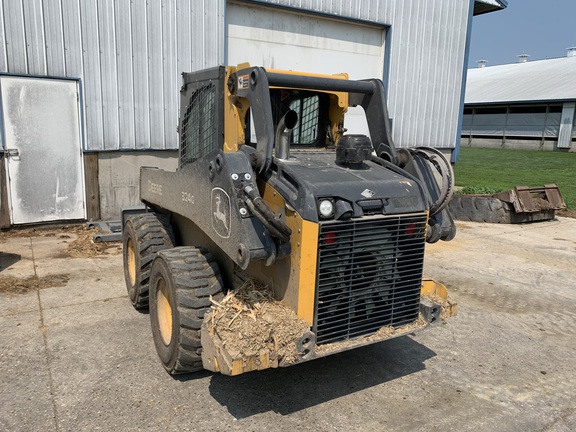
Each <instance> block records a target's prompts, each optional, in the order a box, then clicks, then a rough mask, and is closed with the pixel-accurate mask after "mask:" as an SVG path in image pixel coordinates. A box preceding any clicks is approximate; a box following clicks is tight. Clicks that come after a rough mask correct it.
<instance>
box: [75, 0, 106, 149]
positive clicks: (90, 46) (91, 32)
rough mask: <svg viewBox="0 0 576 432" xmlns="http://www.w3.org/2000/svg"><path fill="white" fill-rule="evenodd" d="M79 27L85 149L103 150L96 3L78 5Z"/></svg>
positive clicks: (87, 2)
mask: <svg viewBox="0 0 576 432" xmlns="http://www.w3.org/2000/svg"><path fill="white" fill-rule="evenodd" d="M80 28H81V34H82V63H83V71H84V73H83V78H84V80H83V84H84V113H85V116H86V147H87V149H88V150H103V149H104V126H103V118H102V104H103V101H102V76H101V73H100V43H99V37H98V5H97V2H96V0H85V1H83V2H82V3H81V4H80ZM67 72H68V71H67Z"/></svg>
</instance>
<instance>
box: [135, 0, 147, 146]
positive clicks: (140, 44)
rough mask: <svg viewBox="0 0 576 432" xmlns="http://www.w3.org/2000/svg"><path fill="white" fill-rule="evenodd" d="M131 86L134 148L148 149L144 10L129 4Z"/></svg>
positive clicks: (145, 20) (145, 21) (145, 23)
mask: <svg viewBox="0 0 576 432" xmlns="http://www.w3.org/2000/svg"><path fill="white" fill-rule="evenodd" d="M138 4H140V3H138ZM130 18H131V24H132V25H131V29H130V30H131V36H132V63H133V75H132V84H133V88H134V137H135V142H134V147H135V148H136V149H139V150H141V149H147V148H150V108H149V107H150V94H149V93H148V82H149V75H148V39H147V35H146V34H147V32H148V26H147V18H146V8H145V7H139V6H138V5H137V4H135V3H134V2H131V3H130Z"/></svg>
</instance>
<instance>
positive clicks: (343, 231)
mask: <svg viewBox="0 0 576 432" xmlns="http://www.w3.org/2000/svg"><path fill="white" fill-rule="evenodd" d="M356 106H357V107H362V108H363V111H364V113H365V117H366V122H367V125H368V129H369V136H367V135H359V134H346V129H345V127H344V117H345V114H346V112H347V110H348V108H349V107H356ZM178 131H179V142H180V152H179V167H178V169H177V170H176V171H175V172H168V171H164V170H160V169H157V168H147V167H146V168H142V169H141V173H140V175H141V181H140V197H141V201H142V202H143V203H144V204H145V210H144V211H142V212H141V213H139V214H138V213H137V214H135V213H134V211H132V212H130V213H128V212H127V213H123V249H124V252H123V255H124V269H125V278H126V284H127V288H128V294H129V297H130V300H131V302H132V304H133V306H134V307H135V308H136V309H142V308H147V307H149V310H150V319H151V325H152V333H153V338H154V343H155V346H156V349H157V351H158V355H159V357H160V359H161V361H162V364H163V365H164V367H165V368H166V370H167V371H168V372H170V373H172V374H177V373H184V372H192V371H197V370H200V369H203V368H204V369H208V370H211V371H219V372H222V373H224V374H227V375H237V374H240V373H244V372H248V371H252V370H259V369H265V368H269V367H277V366H287V365H290V364H296V363H300V362H303V361H307V360H311V359H314V358H317V357H322V356H324V355H328V354H332V353H336V352H340V351H343V350H348V349H352V348H355V347H359V346H363V345H366V344H370V343H375V342H378V341H382V340H384V339H388V338H391V337H397V336H401V335H404V334H407V333H412V332H414V331H415V330H418V329H420V328H424V327H426V326H427V325H428V324H430V323H433V322H436V321H439V320H440V318H441V316H440V315H441V314H443V315H442V317H443V318H445V317H447V316H451V315H454V314H455V313H456V306H455V305H454V304H452V303H451V302H450V301H449V300H448V299H447V293H446V289H445V288H444V287H443V286H442V285H441V284H437V283H435V282H433V281H423V280H422V273H423V260H424V246H425V242H426V241H428V242H435V241H438V240H451V239H452V238H453V237H454V235H455V225H454V222H453V220H452V218H451V217H450V214H449V213H448V211H447V209H446V206H447V203H448V201H449V199H450V196H451V194H452V189H453V173H452V170H451V166H450V163H449V162H448V161H447V160H446V159H445V158H444V156H442V154H441V153H440V152H438V151H436V150H433V149H431V148H424V147H420V148H413V149H397V148H395V146H394V144H393V142H392V138H391V132H390V121H389V118H388V113H387V107H386V100H385V90H384V86H383V83H382V81H380V80H378V79H368V80H362V81H352V80H349V79H348V77H347V75H346V74H339V75H329V76H328V75H317V74H299V73H295V72H292V71H278V70H266V69H264V68H262V67H252V66H250V65H249V64H247V63H246V64H241V65H238V66H237V67H230V66H229V67H216V68H211V69H207V70H203V71H200V72H195V73H185V74H183V87H182V89H181V109H180V119H179V126H178ZM248 280H251V281H259V282H260V283H261V284H263V285H265V286H266V287H268V289H269V290H270V292H271V293H272V295H273V298H274V300H275V301H277V302H279V303H281V304H282V305H284V306H285V307H287V308H289V309H290V310H291V311H292V312H293V315H294V316H295V317H297V319H298V320H299V322H301V323H304V325H303V328H304V331H302V332H300V333H299V334H297V335H295V336H293V339H294V340H293V341H292V342H293V346H294V350H295V355H293V356H292V357H291V358H290V359H288V358H286V357H283V356H282V355H281V354H279V353H278V352H275V349H276V348H278V347H277V346H276V347H275V345H274V344H272V348H270V347H268V348H265V349H264V348H262V349H257V350H255V351H252V352H250V351H249V350H244V351H242V350H240V351H239V350H236V351H233V350H231V348H230V346H229V345H230V343H229V342H226V341H225V340H223V339H222V338H221V337H220V336H219V334H218V331H217V329H215V328H214V325H215V323H214V320H213V319H212V320H211V319H210V317H211V316H212V313H211V310H212V308H213V307H214V305H216V304H220V303H219V302H220V301H222V298H223V296H224V295H225V294H226V293H228V292H231V291H233V290H235V289H237V288H238V287H239V286H240V285H242V284H245V283H246V281H248ZM292 312H291V313H292ZM232 321H233V319H232V320H230V322H229V323H228V324H227V325H228V327H230V325H231V324H232ZM254 325H256V323H255V324H254ZM290 325H291V324H289V323H288V322H277V323H273V324H272V328H271V330H270V335H269V336H270V338H271V340H274V341H276V339H274V338H275V336H274V333H275V331H276V330H278V328H277V327H280V326H290ZM275 326H276V327H275ZM237 337H238V339H242V338H245V335H243V334H238V335H237Z"/></svg>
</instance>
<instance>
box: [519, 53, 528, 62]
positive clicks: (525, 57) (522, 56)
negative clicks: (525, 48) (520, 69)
mask: <svg viewBox="0 0 576 432" xmlns="http://www.w3.org/2000/svg"><path fill="white" fill-rule="evenodd" d="M517 57H518V63H526V62H527V61H528V57H530V56H529V55H528V54H520V55H518V56H517Z"/></svg>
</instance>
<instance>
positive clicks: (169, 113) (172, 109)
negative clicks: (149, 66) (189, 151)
mask: <svg viewBox="0 0 576 432" xmlns="http://www.w3.org/2000/svg"><path fill="white" fill-rule="evenodd" d="M162 30H163V32H162V34H163V36H164V37H163V38H162V66H163V76H164V80H163V83H162V84H163V94H164V125H165V127H164V143H170V142H173V143H176V142H177V140H178V136H177V134H176V125H177V122H176V121H175V120H176V119H177V118H178V100H179V98H177V96H178V93H177V92H176V89H177V88H178V72H177V61H176V59H177V55H178V53H177V51H176V39H177V38H178V35H177V34H176V7H175V4H174V3H173V2H163V3H162Z"/></svg>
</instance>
